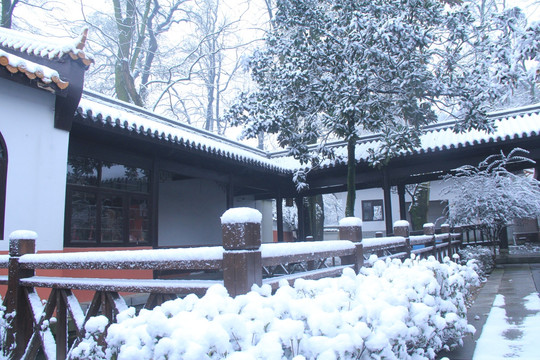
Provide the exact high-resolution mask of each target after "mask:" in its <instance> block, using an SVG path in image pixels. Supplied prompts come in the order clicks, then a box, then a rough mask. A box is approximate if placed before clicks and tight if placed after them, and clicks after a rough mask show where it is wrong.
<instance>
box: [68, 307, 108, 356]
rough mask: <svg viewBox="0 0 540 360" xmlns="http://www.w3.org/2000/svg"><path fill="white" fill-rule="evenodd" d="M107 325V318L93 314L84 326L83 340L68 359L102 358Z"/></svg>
mask: <svg viewBox="0 0 540 360" xmlns="http://www.w3.org/2000/svg"><path fill="white" fill-rule="evenodd" d="M107 325H109V319H107V317H105V316H103V315H100V316H94V317H92V318H90V319H88V321H87V322H86V324H85V326H84V330H85V333H84V340H83V341H82V342H81V344H80V345H79V346H77V347H76V348H75V349H73V351H72V352H71V354H70V357H69V358H70V359H73V360H78V359H81V360H83V359H87V360H98V359H104V358H105V353H104V352H103V348H102V346H101V345H102V344H103V337H104V334H105V329H106V328H107Z"/></svg>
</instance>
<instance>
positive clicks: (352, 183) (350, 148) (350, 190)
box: [345, 137, 356, 216]
mask: <svg viewBox="0 0 540 360" xmlns="http://www.w3.org/2000/svg"><path fill="white" fill-rule="evenodd" d="M355 149H356V139H355V138H354V137H351V138H350V139H349V140H348V141H347V205H346V207H345V216H354V203H355V202H356V158H355V154H354V150H355Z"/></svg>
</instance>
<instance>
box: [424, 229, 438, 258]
mask: <svg viewBox="0 0 540 360" xmlns="http://www.w3.org/2000/svg"><path fill="white" fill-rule="evenodd" d="M423 229H424V235H431V237H432V238H431V241H430V242H429V245H428V246H431V247H432V248H431V251H430V252H429V254H431V255H433V256H435V257H436V256H437V244H436V237H435V224H433V223H427V224H424V226H423Z"/></svg>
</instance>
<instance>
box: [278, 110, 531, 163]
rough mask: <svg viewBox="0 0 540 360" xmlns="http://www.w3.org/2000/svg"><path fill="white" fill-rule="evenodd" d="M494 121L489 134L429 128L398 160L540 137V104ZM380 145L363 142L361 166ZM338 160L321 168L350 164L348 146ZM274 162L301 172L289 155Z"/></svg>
mask: <svg viewBox="0 0 540 360" xmlns="http://www.w3.org/2000/svg"><path fill="white" fill-rule="evenodd" d="M488 115H489V117H491V118H492V119H493V120H494V126H495V128H496V129H495V131H494V132H492V133H487V132H485V131H480V130H470V131H467V132H465V133H455V132H454V131H453V127H454V125H455V123H454V122H444V123H437V124H433V125H430V126H428V127H426V129H425V131H424V134H423V135H421V137H420V139H421V145H420V147H418V148H416V149H414V150H413V151H404V152H402V153H401V154H400V155H398V157H405V156H409V155H413V154H424V153H431V152H437V151H444V150H447V149H456V148H466V147H471V146H474V145H478V144H484V143H498V142H502V141H507V140H511V139H525V138H529V137H537V136H540V103H538V104H534V105H529V106H524V107H519V108H514V109H507V110H502V111H496V112H492V113H489V114H488ZM379 144H380V139H379V136H378V135H367V136H363V137H361V138H360V139H359V141H358V143H357V146H356V152H355V157H356V160H357V161H358V162H363V161H367V159H368V156H369V152H368V150H369V149H376V148H377V147H378V146H379ZM331 146H332V147H333V150H334V154H335V160H325V161H324V162H323V163H322V164H321V167H323V168H329V167H335V166H338V165H344V164H346V163H347V146H346V143H345V142H336V143H334V144H331ZM271 158H272V159H275V160H277V161H281V163H282V164H287V166H288V167H289V168H300V163H299V162H298V161H296V160H294V159H291V157H290V156H287V155H286V154H285V152H283V151H281V152H276V153H273V154H272V155H271Z"/></svg>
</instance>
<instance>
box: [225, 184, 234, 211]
mask: <svg viewBox="0 0 540 360" xmlns="http://www.w3.org/2000/svg"><path fill="white" fill-rule="evenodd" d="M226 206H227V210H228V209H231V208H233V207H234V180H233V177H232V176H229V183H228V184H227V205H226Z"/></svg>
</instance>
